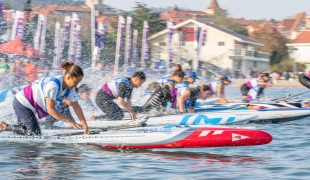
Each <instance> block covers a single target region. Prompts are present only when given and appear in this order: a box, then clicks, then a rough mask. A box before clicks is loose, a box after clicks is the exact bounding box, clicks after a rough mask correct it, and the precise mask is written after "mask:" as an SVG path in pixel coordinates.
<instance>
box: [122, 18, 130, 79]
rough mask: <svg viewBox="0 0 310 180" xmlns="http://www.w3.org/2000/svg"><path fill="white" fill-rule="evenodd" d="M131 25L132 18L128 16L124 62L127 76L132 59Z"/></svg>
mask: <svg viewBox="0 0 310 180" xmlns="http://www.w3.org/2000/svg"><path fill="white" fill-rule="evenodd" d="M131 24H132V17H130V16H127V21H126V37H125V61H124V72H125V73H126V74H127V73H128V64H129V58H130V42H131V38H130V36H131Z"/></svg>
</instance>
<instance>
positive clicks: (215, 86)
mask: <svg viewBox="0 0 310 180" xmlns="http://www.w3.org/2000/svg"><path fill="white" fill-rule="evenodd" d="M230 83H231V78H230V77H229V76H224V77H222V78H221V79H220V80H218V81H214V82H212V83H210V84H209V87H210V90H211V96H212V97H214V98H215V97H217V98H221V99H220V100H219V101H218V103H228V100H227V99H226V98H225V89H224V87H225V86H228V85H229V84H230Z"/></svg>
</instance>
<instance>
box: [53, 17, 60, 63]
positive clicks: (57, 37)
mask: <svg viewBox="0 0 310 180" xmlns="http://www.w3.org/2000/svg"><path fill="white" fill-rule="evenodd" d="M59 49H60V23H59V22H56V25H55V38H54V58H53V65H54V66H57V64H58V60H59V59H58V58H59Z"/></svg>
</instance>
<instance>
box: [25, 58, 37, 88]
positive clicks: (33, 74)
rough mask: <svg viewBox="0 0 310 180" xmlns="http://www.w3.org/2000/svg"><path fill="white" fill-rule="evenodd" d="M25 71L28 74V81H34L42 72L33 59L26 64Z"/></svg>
mask: <svg viewBox="0 0 310 180" xmlns="http://www.w3.org/2000/svg"><path fill="white" fill-rule="evenodd" d="M25 73H26V74H27V81H28V83H32V82H33V81H35V80H36V79H38V74H39V73H41V68H40V67H39V66H36V65H35V62H34V61H33V60H30V61H29V62H28V64H26V65H25Z"/></svg>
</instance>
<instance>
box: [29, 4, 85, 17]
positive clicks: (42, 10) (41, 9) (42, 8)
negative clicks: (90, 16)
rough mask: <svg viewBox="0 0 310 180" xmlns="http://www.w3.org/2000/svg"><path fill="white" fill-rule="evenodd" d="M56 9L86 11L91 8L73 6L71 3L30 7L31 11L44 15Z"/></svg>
mask: <svg viewBox="0 0 310 180" xmlns="http://www.w3.org/2000/svg"><path fill="white" fill-rule="evenodd" d="M56 11H72V12H88V13H90V12H91V10H90V8H89V7H87V6H73V5H47V6H36V7H34V8H32V13H34V14H43V15H45V16H47V15H49V14H51V13H55V12H56Z"/></svg>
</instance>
